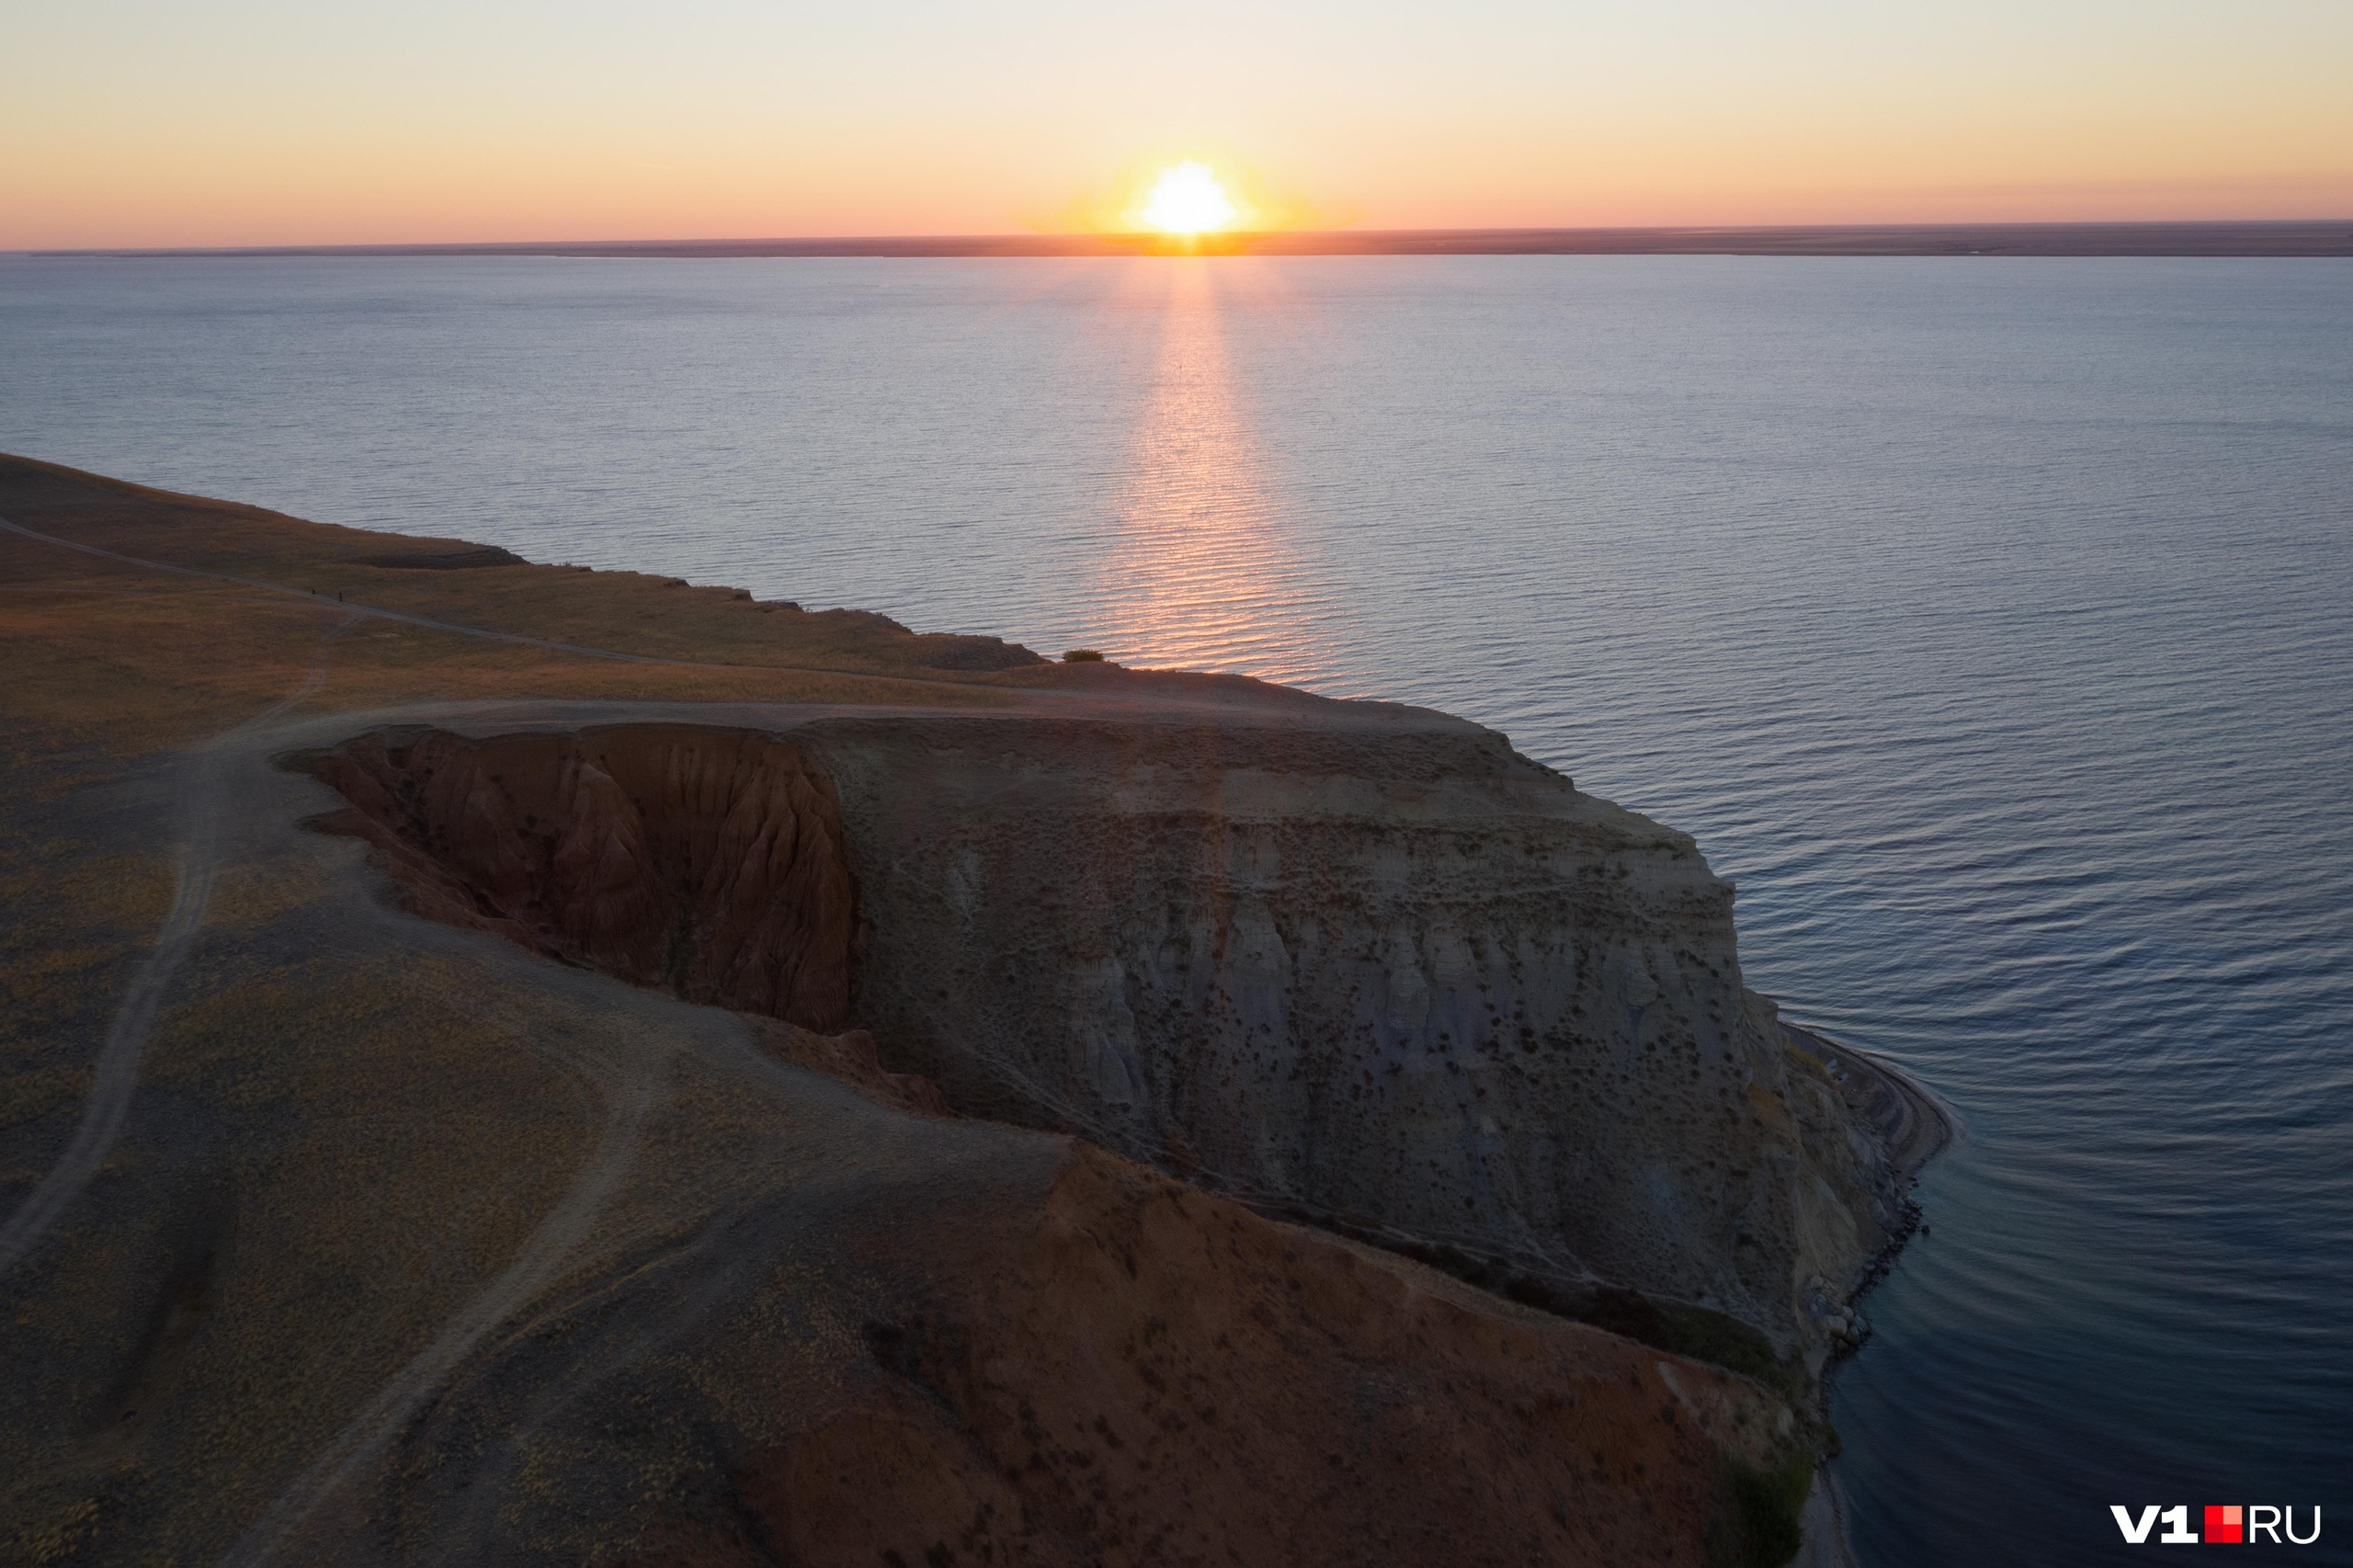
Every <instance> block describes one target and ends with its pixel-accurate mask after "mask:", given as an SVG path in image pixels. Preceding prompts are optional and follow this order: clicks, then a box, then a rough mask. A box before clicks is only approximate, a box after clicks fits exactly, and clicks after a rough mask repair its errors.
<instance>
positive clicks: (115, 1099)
mask: <svg viewBox="0 0 2353 1568" xmlns="http://www.w3.org/2000/svg"><path fill="white" fill-rule="evenodd" d="M359 619H360V618H359V617H358V616H355V615H346V616H345V617H343V619H340V620H338V621H337V622H336V623H335V626H334V627H333V628H332V629H331V630H329V631H328V632H327V634H326V635H325V636H324V637H323V638H321V639H320V640H319V646H318V650H317V652H316V653H314V654H313V656H312V660H311V667H310V670H309V672H308V673H307V674H305V675H304V676H303V677H302V684H301V686H299V687H295V689H294V691H293V693H292V694H291V695H290V696H288V697H286V698H285V699H282V700H280V701H278V702H275V703H272V704H271V705H270V706H269V707H267V708H265V709H263V710H261V711H260V712H258V713H256V714H255V715H254V716H253V717H252V718H250V719H248V720H246V721H245V722H244V723H242V724H239V725H237V726H235V727H234V728H233V729H229V730H225V731H223V732H222V733H220V734H218V735H215V736H214V737H213V738H212V739H211V740H210V741H208V742H206V743H205V744H203V745H202V746H200V747H199V748H197V749H196V750H195V751H194V752H193V753H192V754H191V755H189V756H188V758H187V759H186V760H185V762H184V763H183V764H182V769H183V774H184V782H183V792H182V794H181V797H180V817H181V823H182V833H181V838H180V867H179V879H178V885H177V886H176V889H175V890H174V892H173V895H172V906H171V909H170V911H169V912H168V913H166V914H165V917H164V926H163V929H162V930H161V931H160V932H158V933H157V935H156V937H155V946H154V948H153V949H152V950H151V951H150V952H149V953H148V955H147V961H146V962H144V963H142V964H141V965H140V966H139V972H138V973H137V974H135V975H133V976H132V977H131V989H130V990H129V991H128V992H127V993H125V994H124V996H123V999H122V1006H120V1007H119V1008H118V1009H117V1010H116V1012H115V1016H114V1022H113V1023H112V1024H110V1025H108V1028H107V1038H106V1043H105V1044H104V1045H103V1046H101V1047H100V1048H99V1051H98V1062H97V1072H96V1074H94V1075H93V1077H92V1080H91V1084H90V1097H89V1099H88V1100H87V1101H86V1102H85V1104H84V1105H83V1108H82V1120H81V1124H80V1125H79V1126H77V1127H76V1128H75V1129H74V1137H73V1141H72V1142H68V1143H67V1144H66V1145H65V1152H64V1153H63V1154H61V1155H59V1156H58V1160H57V1163H56V1164H55V1165H51V1167H50V1168H49V1174H48V1175H47V1176H43V1177H41V1179H40V1186H38V1187H34V1188H33V1189H32V1191H31V1192H30V1193H29V1194H28V1195H27V1196H26V1198H25V1200H24V1201H23V1202H21V1203H19V1204H17V1210H16V1212H15V1213H13V1214H11V1215H9V1216H8V1219H7V1222H6V1224H0V1275H5V1274H6V1273H7V1272H8V1270H9V1269H11V1268H13V1267H16V1266H17V1264H18V1263H19V1262H21V1261H23V1259H24V1257H25V1256H26V1254H28V1253H29V1252H31V1251H32V1249H33V1248H34V1246H36V1245H37V1244H39V1243H40V1239H41V1237H42V1236H44V1235H46V1234H48V1233H49V1229H50V1227H51V1225H54V1224H55V1223H56V1222H57V1221H58V1218H59V1216H61V1215H63V1213H64V1212H65V1210H66V1209H67V1207H68V1206H70V1205H71V1204H72V1203H73V1201H74V1199H76V1198H78V1197H79V1196H81V1193H82V1189H83V1188H84V1187H86V1186H88V1185H89V1181H90V1178H91V1177H92V1176H96V1175H97V1169H98V1165H99V1163H100V1162H101V1161H103V1160H104V1159H105V1158H106V1157H107V1153H108V1150H110V1149H112V1148H113V1147H114V1142H115V1140H116V1138H118V1137H119V1136H120V1135H121V1132H122V1124H123V1122H124V1120H125V1119H127V1118H128V1117H129V1116H130V1114H131V1095H132V1094H133V1092H135V1091H136V1090H137V1088H138V1086H139V1058H140V1053H141V1052H142V1051H143V1050H144V1049H145V1047H146V1044H147V1037H148V1035H149V1034H150V1033H152V1032H153V1029H154V1027H155V1015H156V1013H157V1011H158V1010H159V1009H160V1008H161V1006H162V1005H163V999H164V988H165V986H166V985H168V984H169V983H171V978H172V974H173V971H176V969H178V968H179V965H180V960H183V959H185V958H186V957H187V956H188V948H189V946H190V945H191V944H192V943H193V942H194V941H195V940H196V933H197V929H198V927H199V926H202V925H203V924H204V912H205V908H206V906H207V905H208V904H209V903H210V902H211V898H212V874H213V869H214V865H215V861H216V858H217V855H216V849H217V843H218V838H219V828H220V818H221V812H222V807H223V805H224V804H225V799H224V797H225V794H226V790H227V783H226V779H225V778H224V777H223V773H222V767H221V747H222V744H223V743H225V742H227V741H229V740H231V739H233V738H234V737H236V736H239V735H243V734H246V733H250V732H252V731H254V730H257V729H260V728H261V727H263V726H264V725H267V723H268V722H270V721H271V720H273V719H275V718H277V717H278V715H279V714H281V713H284V712H285V711H286V710H289V709H290V708H293V707H295V706H296V705H297V704H299V703H301V702H302V701H304V700H305V699H308V698H310V697H311V696H312V695H313V693H315V692H317V691H318V689H319V688H320V687H323V686H324V685H325V684H326V679H327V656H328V653H329V652H330V651H331V650H332V649H333V647H334V645H335V639H336V638H338V637H340V636H342V635H343V634H344V633H345V632H346V631H349V630H350V629H351V628H352V627H353V626H355V625H357V624H358V620H359Z"/></svg>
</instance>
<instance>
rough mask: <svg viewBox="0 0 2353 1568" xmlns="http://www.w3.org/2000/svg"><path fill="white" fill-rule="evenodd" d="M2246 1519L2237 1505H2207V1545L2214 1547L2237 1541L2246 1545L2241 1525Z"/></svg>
mask: <svg viewBox="0 0 2353 1568" xmlns="http://www.w3.org/2000/svg"><path fill="white" fill-rule="evenodd" d="M2244 1518H2245V1514H2244V1513H2243V1512H2242V1511H2241V1509H2240V1507H2239V1506H2238V1505H2237V1504H2236V1503H2234V1504H2232V1505H2230V1506H2228V1507H2224V1506H2222V1504H2220V1503H2209V1504H2207V1505H2206V1544H2207V1545H2209V1546H2212V1545H2215V1544H2216V1543H2218V1542H2229V1541H2237V1542H2239V1543H2240V1544H2241V1545H2245V1541H2246V1537H2245V1535H2243V1534H2242V1533H2241V1531H2242V1529H2243V1528H2244V1527H2243V1526H2242V1524H2241V1523H2240V1521H2241V1520H2242V1519H2244Z"/></svg>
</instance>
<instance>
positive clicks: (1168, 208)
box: [1143, 163, 1240, 234]
mask: <svg viewBox="0 0 2353 1568" xmlns="http://www.w3.org/2000/svg"><path fill="white" fill-rule="evenodd" d="M1239 215H1240V209H1238V208H1236V207H1235V206H1234V205H1233V199H1232V198H1231V197H1229V196H1227V195H1226V194H1225V187H1223V186H1222V185H1220V184H1219V183H1218V177H1217V176H1216V175H1214V174H1212V173H1211V172H1210V167H1209V165H1207V164H1196V163H1183V164H1178V165H1176V167H1174V168H1171V169H1164V170H1162V171H1161V175H1160V179H1159V181H1158V182H1157V183H1156V184H1154V186H1153V187H1152V195H1151V196H1150V197H1148V198H1146V199H1145V201H1144V204H1143V221H1144V223H1145V225H1146V226H1147V227H1149V228H1154V229H1157V230H1159V231H1160V232H1161V233H1164V234H1206V233H1213V232H1214V231H1216V230H1219V229H1222V228H1224V227H1225V226H1226V225H1227V224H1228V223H1231V222H1233V220H1234V219H1235V218H1236V217H1237V216H1239Z"/></svg>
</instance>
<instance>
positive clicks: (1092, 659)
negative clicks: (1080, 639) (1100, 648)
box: [1063, 648, 1103, 665]
mask: <svg viewBox="0 0 2353 1568" xmlns="http://www.w3.org/2000/svg"><path fill="white" fill-rule="evenodd" d="M1102 662H1103V655H1102V654H1100V653H1097V652H1096V651H1095V650H1094V649H1092V648H1073V649H1072V650H1071V651H1070V652H1069V653H1064V654H1063V664H1065V665H1099V664H1101V663H1102Z"/></svg>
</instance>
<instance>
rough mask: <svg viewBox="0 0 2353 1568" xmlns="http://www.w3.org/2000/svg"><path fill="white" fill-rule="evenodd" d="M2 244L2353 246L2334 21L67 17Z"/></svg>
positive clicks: (2255, 15) (1051, 9)
mask: <svg viewBox="0 0 2353 1568" xmlns="http://www.w3.org/2000/svg"><path fill="white" fill-rule="evenodd" d="M6 36H7V38H8V40H9V42H8V51H7V52H8V55H9V57H10V59H9V66H10V69H9V70H8V73H7V76H8V90H7V92H6V94H5V95H0V248H5V249H40V248H49V247H75V246H109V247H110V246H144V245H237V244H402V243H432V242H462V241H495V240H547V239H683V238H715V237H731V236H744V237H751V236H759V237H770V236H799V235H846V234H848V235H889V234H922V233H1018V232H1023V231H1034V230H1048V231H1051V230H1063V229H1071V228H1082V227H1089V226H1101V225H1103V224H1104V223H1105V222H1106V219H1105V218H1104V214H1105V213H1107V212H1108V211H1110V210H1112V209H1113V208H1114V207H1115V206H1116V205H1117V202H1116V199H1115V197H1116V194H1117V193H1118V192H1119V191H1120V190H1121V189H1123V188H1125V187H1127V186H1131V185H1132V183H1133V181H1134V180H1135V179H1136V178H1138V177H1139V171H1148V170H1150V169H1152V168H1154V167H1157V166H1159V165H1164V164H1168V163H1173V162H1175V161H1176V160H1177V159H1180V158H1188V157H1189V158H1199V159H1202V160H1204V161H1206V162H1208V163H1210V164H1211V165H1212V166H1214V167H1216V168H1217V169H1219V170H1220V171H1221V173H1222V174H1225V175H1227V176H1229V177H1230V178H1232V179H1233V180H1234V181H1235V182H1237V184H1239V185H1246V186H1247V187H1249V188H1250V189H1251V190H1252V191H1253V192H1255V193H1256V204H1257V205H1258V206H1259V207H1260V208H1261V209H1262V210H1267V211H1269V212H1272V213H1275V214H1276V215H1277V217H1278V220H1279V222H1283V223H1285V224H1287V225H1290V226H1312V227H1326V226H1343V225H1345V226H1351V227H1361V228H1383V229H1385V228H1466V227H1517V226H1530V227H1582V226H1588V225H1619V224H1628V225H1649V224H1715V223H1813V222H1822V223H1841V222H1999V221H2040V220H2053V221H2063V220H2084V221H2092V220H2100V219H2135V218H2139V219H2198V218H2297V217H2313V218H2336V217H2347V216H2353V87H2348V85H2347V66H2348V64H2353V3H2347V0H2326V3H2323V0H2247V3H2244V4H2238V5H2231V6H2224V5H2221V4H2191V3H2188V0H2137V3H2131V0H2039V3H2029V0H1986V3H1979V4H1969V5H1961V4H1952V3H1945V4H1924V5H1909V6H1889V5H1885V4H1883V3H1882V4H1871V5H1866V4H1859V3H1851V0H1791V3H1787V4H1779V5H1754V4H1737V3H1734V0H1652V3H1649V4H1580V3H1576V0H1550V3H1536V0H1452V3H1449V4H1445V5H1433V4H1421V3H1414V4H1404V3H1398V0H1350V3H1347V4H1341V3H1327V0H1275V3H1270V4H1261V5H1240V4H1228V3H1224V0H1206V3H1203V4H1199V5H1191V6H1181V7H1179V6H1154V7H1143V6H1132V7H1131V6H1104V5H1102V4H1100V3H1099V0H1026V3H1022V4H1009V5H995V6H979V5H968V4H957V3H952V0H907V3H902V4H895V5H865V6H832V7H824V8H820V7H814V6H801V5H776V4H756V3H752V0H675V3H673V4H669V5H665V6H646V5H642V4H641V5H622V4H616V3H613V0H569V3H566V4H563V5H558V4H554V3H552V0H462V3H460V0H415V3H413V4H410V5H407V6H400V7H389V6H388V7H360V6H338V5H333V4H329V5H324V6H323V5H319V4H317V3H316V0H303V3H300V4H297V3H294V0H195V3H176V4H169V5H165V4H158V3H155V0H78V3H77V4H74V5H72V6H59V5H50V6H25V7H22V8H20V9H19V11H18V12H17V15H16V16H15V17H13V18H12V20H11V21H10V23H9V25H8V27H7V29H6Z"/></svg>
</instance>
